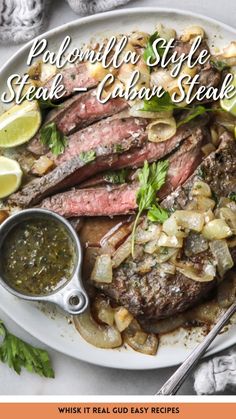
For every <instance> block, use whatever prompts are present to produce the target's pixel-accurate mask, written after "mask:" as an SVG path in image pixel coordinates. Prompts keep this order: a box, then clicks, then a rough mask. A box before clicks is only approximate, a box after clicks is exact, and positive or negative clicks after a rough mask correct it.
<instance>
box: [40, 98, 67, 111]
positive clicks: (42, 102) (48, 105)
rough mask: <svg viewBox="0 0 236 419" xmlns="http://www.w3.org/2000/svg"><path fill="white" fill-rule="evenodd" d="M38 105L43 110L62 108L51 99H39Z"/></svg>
mask: <svg viewBox="0 0 236 419" xmlns="http://www.w3.org/2000/svg"><path fill="white" fill-rule="evenodd" d="M38 104H39V106H40V108H41V109H51V108H61V105H58V104H56V103H53V102H52V101H51V100H50V99H47V100H44V99H42V98H40V99H38Z"/></svg>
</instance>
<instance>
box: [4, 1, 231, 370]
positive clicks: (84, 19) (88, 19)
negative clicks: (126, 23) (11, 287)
mask: <svg viewBox="0 0 236 419" xmlns="http://www.w3.org/2000/svg"><path fill="white" fill-rule="evenodd" d="M141 13H160V14H161V13H165V14H168V13H169V14H171V13H172V14H173V13H174V14H177V15H181V16H186V17H191V18H193V19H194V18H197V19H201V20H203V21H205V22H206V23H207V22H210V23H211V24H213V25H219V26H220V27H221V28H222V29H224V30H227V31H229V32H232V33H235V35H236V29H234V28H233V27H232V26H230V25H228V24H226V23H223V22H221V21H219V20H217V19H214V18H211V17H209V16H206V15H203V14H200V13H195V12H192V11H188V10H181V9H176V8H168V7H145V6H143V7H134V8H130V7H129V8H125V9H118V10H113V11H108V12H103V13H99V14H97V15H92V16H87V17H82V18H78V19H75V20H73V21H71V22H67V23H64V24H62V25H60V26H57V27H56V28H52V29H50V30H48V31H46V32H44V33H43V34H41V35H39V36H37V37H35V38H33V39H32V40H30V41H29V42H27V43H26V44H25V45H23V46H22V47H20V48H19V50H18V51H16V52H15V53H14V54H13V55H12V57H10V58H9V59H8V60H7V61H6V63H5V64H4V65H3V66H2V67H1V68H0V76H1V74H2V73H3V72H5V71H6V70H7V69H8V67H9V66H10V65H11V64H12V63H14V61H15V60H16V59H17V58H19V57H20V56H21V55H22V54H23V53H24V52H25V51H27V49H29V47H30V46H31V45H32V44H33V42H34V41H35V40H36V39H42V38H45V37H46V38H47V37H48V36H56V35H57V34H60V32H61V31H63V30H65V29H71V28H75V27H77V26H81V25H86V24H90V23H91V22H94V21H96V22H99V21H101V20H104V19H106V18H107V19H109V18H112V17H116V16H121V17H122V16H124V15H125V16H127V15H130V14H132V15H138V14H141ZM0 308H1V309H2V310H3V312H4V313H5V314H6V315H7V316H8V317H9V318H10V319H11V320H13V321H14V322H15V323H16V324H17V325H19V326H20V327H21V328H22V329H23V330H25V331H26V332H27V333H29V334H30V335H31V336H33V337H34V338H36V339H37V340H38V341H40V342H42V343H43V344H45V345H46V346H48V347H49V348H51V349H53V350H56V351H58V352H60V353H62V354H64V355H67V356H70V357H72V358H74V359H77V360H80V361H82V362H86V363H89V364H92V365H97V366H102V367H106V368H114V369H115V368H119V369H124V370H133V371H134V370H140V371H141V370H153V369H161V368H167V367H172V366H176V365H179V363H180V362H179V361H175V360H170V362H169V363H168V365H163V366H160V365H159V366H155V365H153V366H152V365H145V363H141V364H140V365H139V366H138V367H137V366H132V365H129V366H128V367H127V366H124V367H123V366H122V365H119V366H114V364H112V363H111V362H110V361H106V362H105V360H104V359H103V358H99V360H98V362H97V360H93V359H91V358H89V359H88V358H86V357H85V356H84V355H83V354H79V357H78V356H76V355H75V354H73V353H71V352H70V350H69V348H68V347H67V346H65V347H62V344H61V342H60V341H58V342H56V343H55V344H54V343H53V342H50V343H48V341H47V336H46V334H42V333H40V332H39V333H37V332H36V331H35V329H33V328H31V327H29V328H27V326H26V325H25V323H24V324H22V322H21V321H20V320H18V319H17V318H15V317H14V315H13V313H12V312H11V310H10V309H9V310H8V308H6V307H5V306H4V304H2V302H1V300H0ZM226 333H227V332H226ZM235 343H236V336H235V342H234V343H232V342H231V343H227V342H225V343H224V342H223V343H220V344H219V345H217V347H216V348H212V349H211V350H209V351H207V352H206V354H205V355H204V358H205V357H207V356H210V355H213V354H216V353H218V352H220V351H222V350H225V349H227V348H230V347H231V346H232V345H233V344H235ZM88 345H89V344H88ZM186 356H187V355H186Z"/></svg>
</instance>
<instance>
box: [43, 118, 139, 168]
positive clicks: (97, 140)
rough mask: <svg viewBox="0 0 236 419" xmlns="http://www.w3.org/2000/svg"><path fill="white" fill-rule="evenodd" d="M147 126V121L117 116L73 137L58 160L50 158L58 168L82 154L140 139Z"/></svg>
mask: <svg viewBox="0 0 236 419" xmlns="http://www.w3.org/2000/svg"><path fill="white" fill-rule="evenodd" d="M121 115H122V113H121ZM146 126H147V120H146V119H143V118H134V117H133V116H131V117H128V118H122V117H119V115H116V117H115V118H113V117H110V118H107V119H104V120H102V121H100V122H97V123H96V124H93V125H92V126H90V127H87V128H85V129H83V130H81V131H78V132H76V133H75V134H73V135H71V136H70V137H69V141H68V146H67V148H66V149H65V151H64V153H63V154H61V155H60V156H58V157H57V158H55V157H54V158H53V156H50V157H51V158H53V160H54V163H55V164H56V165H57V166H58V165H60V164H62V163H64V162H66V161H69V160H71V159H72V158H73V157H75V156H78V155H79V154H80V153H82V152H86V151H89V150H94V149H96V148H97V147H106V146H110V145H112V144H117V146H119V143H120V141H122V140H124V139H126V138H129V137H131V136H132V137H133V138H138V137H139V136H140V135H143V134H144V132H145V129H146Z"/></svg>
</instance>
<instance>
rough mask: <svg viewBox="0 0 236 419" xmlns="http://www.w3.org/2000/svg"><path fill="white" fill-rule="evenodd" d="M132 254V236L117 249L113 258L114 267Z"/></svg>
mask: <svg viewBox="0 0 236 419" xmlns="http://www.w3.org/2000/svg"><path fill="white" fill-rule="evenodd" d="M130 254H131V238H130V237H128V239H127V240H126V241H125V242H124V243H123V244H122V245H121V246H120V247H118V249H117V250H116V251H115V253H114V255H113V258H112V266H113V268H117V267H118V266H120V264H121V263H122V262H124V260H125V259H127V258H128V257H129V256H130Z"/></svg>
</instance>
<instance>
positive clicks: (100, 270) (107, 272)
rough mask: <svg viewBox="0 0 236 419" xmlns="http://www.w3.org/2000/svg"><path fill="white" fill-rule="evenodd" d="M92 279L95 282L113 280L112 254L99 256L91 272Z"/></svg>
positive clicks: (109, 281) (108, 282)
mask: <svg viewBox="0 0 236 419" xmlns="http://www.w3.org/2000/svg"><path fill="white" fill-rule="evenodd" d="M91 280H92V281H95V282H104V283H107V284H110V283H111V282H112V263H111V256H110V255H100V256H97V258H96V261H95V265H94V268H93V270H92V273H91Z"/></svg>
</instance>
